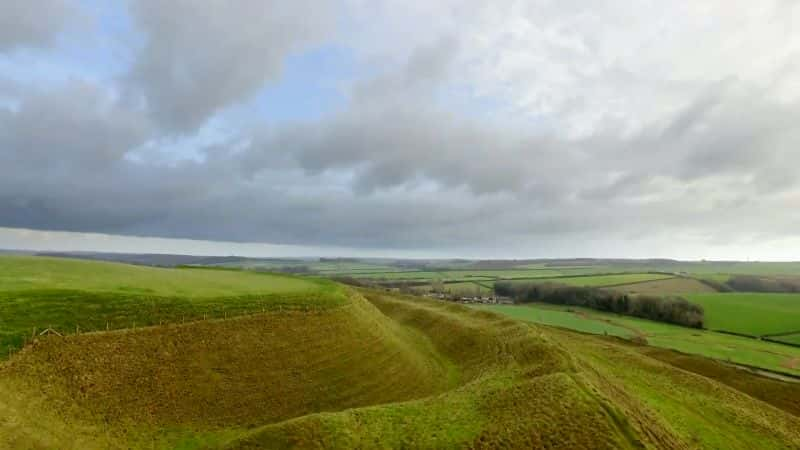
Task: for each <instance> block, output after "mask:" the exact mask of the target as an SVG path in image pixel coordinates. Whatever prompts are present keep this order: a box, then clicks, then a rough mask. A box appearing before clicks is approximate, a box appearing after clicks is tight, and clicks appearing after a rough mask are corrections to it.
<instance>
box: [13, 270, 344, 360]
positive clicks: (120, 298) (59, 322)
mask: <svg viewBox="0 0 800 450" xmlns="http://www.w3.org/2000/svg"><path fill="white" fill-rule="evenodd" d="M342 301H343V296H342V294H341V292H340V291H339V288H338V287H337V286H336V285H335V284H334V283H332V282H329V281H327V280H314V279H308V278H306V279H300V278H291V277H287V276H283V275H269V274H258V273H243V272H234V271H226V270H211V269H157V268H151V267H140V266H130V265H123V264H114V263H99V262H90V261H75V260H59V259H51V258H41V257H36V258H34V257H23V258H17V257H2V258H0V349H2V350H3V351H2V352H0V359H2V358H5V357H7V356H8V353H9V351H13V350H15V349H18V348H19V347H20V346H22V345H23V344H24V342H25V341H26V340H29V339H31V338H33V337H35V335H36V334H39V333H40V332H43V331H45V330H52V331H54V332H57V333H60V334H65V333H74V332H80V331H83V332H88V331H98V330H109V329H111V330H113V329H123V328H135V327H137V326H138V327H142V326H150V325H158V324H164V323H178V322H184V321H191V320H195V319H200V318H214V317H227V316H229V315H230V316H233V315H238V314H245V313H251V312H254V311H259V310H265V309H276V308H322V307H330V306H334V305H337V304H340V303H341V302H342Z"/></svg>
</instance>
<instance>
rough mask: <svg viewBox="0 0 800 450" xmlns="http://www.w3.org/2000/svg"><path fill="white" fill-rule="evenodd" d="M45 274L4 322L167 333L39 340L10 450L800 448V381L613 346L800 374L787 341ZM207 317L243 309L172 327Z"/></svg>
mask: <svg viewBox="0 0 800 450" xmlns="http://www.w3.org/2000/svg"><path fill="white" fill-rule="evenodd" d="M43 261H44V262H41V261H38V260H37V261H30V260H27V259H18V260H16V261H14V262H13V263H10V262H6V267H7V269H8V275H7V276H6V278H5V279H7V280H9V281H8V282H7V285H8V286H14V287H13V288H12V289H11V290H8V291H6V294H5V295H6V297H3V299H2V300H0V304H2V305H3V307H5V308H9V307H11V308H15V309H14V310H13V311H11V312H9V310H4V311H3V312H1V313H0V318H2V320H4V322H2V323H0V327H4V328H0V329H6V330H9V329H13V328H14V327H18V328H21V329H26V330H27V329H31V328H32V327H34V326H37V325H36V324H37V323H39V322H41V321H52V322H54V324H53V325H54V326H55V324H56V323H57V324H59V326H63V327H66V326H67V324H71V321H73V320H78V321H91V320H97V318H101V319H106V318H108V317H115V316H116V315H119V316H120V317H124V318H125V320H130V319H131V318H132V317H133V315H135V317H137V320H143V321H147V322H148V323H151V324H153V325H155V326H150V327H144V328H143V327H136V328H135V329H134V328H132V327H125V328H127V329H123V330H116V331H115V330H112V331H109V332H106V331H105V330H104V329H101V330H99V331H98V332H92V333H72V334H69V335H65V336H59V335H53V334H51V335H46V336H40V337H37V338H36V339H35V341H33V342H28V343H27V344H26V346H25V348H24V349H23V350H22V351H19V352H16V353H14V354H12V355H11V357H10V358H9V359H8V360H7V361H0V448H10V449H11V448H24V449H50V448H58V449H67V450H69V449H80V450H94V449H110V448H114V449H116V448H127V449H141V450H144V449H183V450H188V449H201V448H202V449H223V448H224V449H262V448H269V449H272V448H564V449H573V448H575V449H581V448H584V449H589V448H609V449H610V448H614V449H617V448H619V449H631V450H633V449H640V448H726V449H742V450H750V449H753V448H759V449H761V448H764V449H784V448H800V407H798V406H797V405H796V404H795V403H793V402H792V401H791V399H792V398H800V385H798V384H790V383H782V382H779V381H776V380H772V379H766V378H761V377H757V376H756V375H754V374H752V373H750V372H745V371H741V370H732V371H731V370H727V371H726V369H730V367H731V366H723V365H721V364H717V363H715V362H713V361H710V360H705V359H703V360H697V359H694V360H689V361H688V362H687V361H686V359H685V358H681V357H680V355H679V354H673V353H664V352H665V350H660V352H661V353H657V354H655V356H652V357H651V356H650V355H651V354H652V353H651V350H652V348H651V347H647V346H642V345H633V344H631V343H629V342H627V341H624V340H621V339H616V338H614V337H611V336H602V334H609V335H614V336H623V337H630V336H636V337H640V338H646V339H647V341H649V342H650V343H651V344H652V345H656V346H666V347H668V348H678V349H679V350H681V351H687V352H688V351H689V350H691V351H695V352H697V351H700V350H703V351H705V352H706V353H705V354H708V355H710V356H713V357H715V358H718V359H720V360H724V361H725V360H731V361H734V362H740V363H746V364H752V365H760V366H762V367H769V368H772V367H773V366H775V365H780V364H784V365H785V366H786V367H785V368H784V372H792V371H794V372H792V373H795V372H797V370H796V369H793V368H792V367H793V366H794V365H795V363H796V362H797V361H800V359H798V358H797V355H800V349H793V348H792V347H788V346H783V345H779V344H769V343H766V342H761V341H757V340H755V339H747V338H739V337H735V336H729V335H722V334H718V333H710V332H702V331H698V330H690V329H686V328H680V327H674V326H670V325H664V324H661V323H656V322H649V321H644V320H639V319H632V318H628V317H618V316H614V315H604V314H598V313H596V312H594V311H589V310H582V309H575V310H574V311H572V312H570V311H567V310H566V309H560V308H557V307H546V308H544V307H542V308H539V307H516V306H508V307H500V306H496V307H493V308H492V309H494V310H496V311H497V312H500V313H502V314H495V313H493V312H491V311H487V310H479V309H475V308H468V307H465V306H462V305H458V304H454V303H450V302H444V301H438V300H430V299H425V298H421V297H412V296H403V295H399V294H396V293H393V292H387V291H385V290H370V289H355V288H349V287H344V286H340V285H337V284H334V283H332V282H330V281H327V280H324V281H323V280H317V279H314V278H292V277H283V276H274V275H270V274H254V273H245V272H233V271H223V270H201V269H181V270H167V269H147V271H146V272H144V273H145V275H143V274H142V273H143V272H141V269H143V268H141V267H135V266H122V265H117V264H106V263H94V264H98V266H95V269H96V270H92V269H91V268H89V267H88V266H86V265H84V263H83V262H80V264H77V265H76V262H74V261H68V260H43ZM38 264H45V265H46V266H47V267H45V268H46V269H47V270H41V269H42V266H37V265H38ZM9 266H11V267H9ZM11 272H14V274H13V275H11ZM172 275H175V276H176V277H177V278H174V279H172V283H171V284H169V285H168V286H160V285H158V286H157V285H156V284H154V283H155V282H154V281H152V280H154V279H156V280H157V279H164V278H160V277H171V276H172ZM254 277H256V278H254ZM258 277H261V278H258ZM20 283H21V284H20ZM26 283H27V284H26ZM196 283H206V284H205V286H208V287H209V288H208V290H205V289H203V288H202V287H198V285H197V284H196ZM189 284H191V286H189ZM51 285H52V286H55V287H53V288H49V286H51ZM26 286H27V287H26ZM220 286H229V287H230V288H231V289H233V292H232V294H231V295H221V294H220V291H219V290H218V289H228V288H222V287H220ZM287 286H288V287H287ZM78 288H79V289H78ZM147 290H152V291H155V292H149V291H147ZM42 292H49V293H51V294H53V298H51V299H49V301H52V302H54V303H50V304H48V303H47V301H45V300H47V299H44V298H40V296H41V293H42ZM136 292H147V294H146V295H145V294H137V293H136ZM20 293H24V294H25V296H23V297H19V298H16V297H14V298H11V297H9V296H8V295H9V294H13V295H20ZM56 293H70V296H66V294H61V295H56ZM154 299H155V301H154ZM210 304H214V305H216V306H217V307H224V308H225V311H235V312H236V315H235V316H234V315H222V316H217V318H216V319H214V320H194V321H186V323H181V322H183V320H177V313H178V312H182V313H186V312H197V311H200V310H203V309H204V305H210ZM9 305H11V306H9ZM236 305H239V307H237V306H236ZM253 306H257V307H256V308H255V309H248V308H252V307H253ZM276 306H280V307H276ZM237 308H238V309H237ZM248 313H251V314H248ZM503 314H506V315H503ZM508 314H510V315H513V316H514V317H517V318H520V319H523V320H525V322H523V321H521V320H515V319H514V318H511V317H508V316H507V315H508ZM165 317H166V318H171V319H172V322H173V323H169V324H163V323H162V321H163V318H165ZM9 319H10V320H11V321H8V320H9ZM526 322H527V323H526ZM533 322H544V323H549V324H550V325H555V326H558V327H563V328H578V329H581V330H582V331H585V332H588V333H594V334H601V336H595V335H592V334H581V333H575V332H573V331H568V330H563V329H562V328H553V327H545V326H539V325H537V324H535V323H533ZM9 324H13V326H12V327H10V328H9ZM119 324H120V325H124V323H123V321H120V322H119ZM123 327H124V326H121V328H123ZM786 349H788V350H786ZM792 351H796V352H795V353H787V352H792ZM770 358H772V359H770ZM745 361H747V362H745ZM787 399H789V400H787ZM770 405H771V406H770Z"/></svg>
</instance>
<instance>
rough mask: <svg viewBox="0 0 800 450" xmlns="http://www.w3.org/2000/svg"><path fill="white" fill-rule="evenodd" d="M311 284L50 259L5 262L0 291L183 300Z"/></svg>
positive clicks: (307, 287)
mask: <svg viewBox="0 0 800 450" xmlns="http://www.w3.org/2000/svg"><path fill="white" fill-rule="evenodd" d="M316 288H317V286H316V284H315V283H313V282H309V281H307V280H303V279H299V278H293V277H286V276H280V275H269V274H260V273H255V272H242V271H233V270H211V269H206V270H203V269H160V268H153V267H145V266H133V265H128V264H117V263H107V262H96V261H82V260H71V259H60V258H45V257H8V256H6V257H0V292H9V291H14V292H19V291H25V290H42V289H46V290H60V289H67V290H81V291H90V292H109V293H117V294H125V295H128V294H140V295H155V296H181V297H192V298H195V297H220V296H226V297H233V296H237V295H249V294H269V293H273V292H280V293H286V292H308V291H313V290H315V289H316Z"/></svg>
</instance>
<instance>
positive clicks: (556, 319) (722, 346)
mask: <svg viewBox="0 0 800 450" xmlns="http://www.w3.org/2000/svg"><path fill="white" fill-rule="evenodd" d="M475 307H476V308H481V309H486V310H490V311H495V312H498V313H501V314H505V315H507V316H510V317H513V318H515V319H520V320H526V321H529V322H534V323H541V324H545V325H551V326H558V327H562V328H567V329H571V330H576V331H581V332H584V333H592V334H609V335H614V336H619V337H625V338H632V337H634V336H637V335H638V336H645V338H646V339H647V342H648V344H650V345H653V346H656V347H661V348H668V349H672V350H677V351H680V352H684V353H688V354H693V355H701V356H705V357H709V358H714V359H717V360H722V361H730V362H734V363H737V364H744V365H748V366H753V367H760V368H763V369H767V370H771V371H775V372H783V373H789V374H794V375H800V366H798V367H794V368H793V367H790V362H791V361H792V359H793V358H800V348H794V347H789V346H784V345H780V344H775V343H770V342H765V341H760V340H756V339H751V338H746V337H740V336H732V335H728V334H723V333H715V332H710V331H704V330H695V329H691V328H685V327H680V326H676V325H670V324H665V323H660V322H654V321H650V320H645V319H639V318H635V317H627V316H620V315H616V314H608V313H602V312H598V311H593V310H588V309H581V308H573V307H566V306H558V305H525V306H514V305H480V306H475ZM568 309H571V310H573V311H576V312H568V311H567V310H568Z"/></svg>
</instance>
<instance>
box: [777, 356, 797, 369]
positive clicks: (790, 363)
mask: <svg viewBox="0 0 800 450" xmlns="http://www.w3.org/2000/svg"><path fill="white" fill-rule="evenodd" d="M781 365H782V366H783V367H786V368H789V369H796V368H797V367H798V366H800V358H791V359H789V360H786V361H784V362H783V363H782V364H781Z"/></svg>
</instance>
